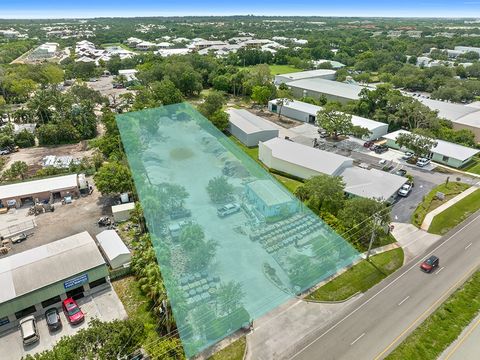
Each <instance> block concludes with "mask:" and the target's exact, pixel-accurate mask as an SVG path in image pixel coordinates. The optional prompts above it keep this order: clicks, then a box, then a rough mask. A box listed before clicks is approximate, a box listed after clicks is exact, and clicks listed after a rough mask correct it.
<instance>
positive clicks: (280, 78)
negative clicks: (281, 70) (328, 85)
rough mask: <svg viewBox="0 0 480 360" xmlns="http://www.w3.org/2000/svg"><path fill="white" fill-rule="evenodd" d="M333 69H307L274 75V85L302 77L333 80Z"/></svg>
mask: <svg viewBox="0 0 480 360" xmlns="http://www.w3.org/2000/svg"><path fill="white" fill-rule="evenodd" d="M335 73H336V72H335V70H331V69H318V70H309V71H299V72H294V73H288V74H280V75H275V85H280V84H283V83H289V82H291V81H296V80H302V79H327V80H335Z"/></svg>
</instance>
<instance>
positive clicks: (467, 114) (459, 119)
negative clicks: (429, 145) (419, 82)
mask: <svg viewBox="0 0 480 360" xmlns="http://www.w3.org/2000/svg"><path fill="white" fill-rule="evenodd" d="M419 100H420V101H421V102H422V103H423V104H424V105H426V106H428V107H429V108H430V109H432V110H436V111H438V116H439V117H441V118H444V119H447V120H450V121H451V122H452V125H453V128H454V129H455V130H462V129H466V130H470V131H471V132H473V133H474V134H475V141H477V142H480V109H479V108H475V107H473V106H468V105H462V104H455V103H449V102H446V101H440V100H432V99H423V98H422V99H419Z"/></svg>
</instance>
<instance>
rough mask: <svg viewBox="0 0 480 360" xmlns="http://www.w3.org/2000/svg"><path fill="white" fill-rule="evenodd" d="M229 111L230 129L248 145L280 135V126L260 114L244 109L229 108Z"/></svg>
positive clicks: (231, 132) (251, 145)
mask: <svg viewBox="0 0 480 360" xmlns="http://www.w3.org/2000/svg"><path fill="white" fill-rule="evenodd" d="M227 112H228V114H229V115H230V118H229V125H228V131H229V132H230V134H232V135H233V136H235V137H236V138H237V139H238V140H240V141H241V142H242V143H243V144H244V145H246V146H248V147H254V146H257V145H258V143H259V141H267V140H270V139H273V138H276V137H278V128H277V127H276V126H275V125H274V124H272V123H271V122H269V121H268V120H265V119H263V118H261V117H260V116H257V115H254V114H252V113H251V112H249V111H247V110H244V109H229V110H228V111H227Z"/></svg>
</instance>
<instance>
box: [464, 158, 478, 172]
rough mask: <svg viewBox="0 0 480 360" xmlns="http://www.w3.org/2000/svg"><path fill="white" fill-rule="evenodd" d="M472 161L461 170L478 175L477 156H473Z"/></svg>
mask: <svg viewBox="0 0 480 360" xmlns="http://www.w3.org/2000/svg"><path fill="white" fill-rule="evenodd" d="M472 160H473V161H472V163H471V164H469V165H467V166H466V167H465V168H463V169H462V170H463V171H468V172H471V173H474V174H478V175H480V158H479V157H478V156H474V157H473V159H472Z"/></svg>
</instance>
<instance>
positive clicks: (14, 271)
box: [0, 231, 109, 331]
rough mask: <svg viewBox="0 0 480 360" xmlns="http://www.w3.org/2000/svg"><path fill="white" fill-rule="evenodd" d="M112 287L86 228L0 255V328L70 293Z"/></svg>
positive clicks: (76, 294) (37, 312)
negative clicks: (63, 236)
mask: <svg viewBox="0 0 480 360" xmlns="http://www.w3.org/2000/svg"><path fill="white" fill-rule="evenodd" d="M108 287H109V283H108V269H107V266H106V265H105V260H104V259H103V257H102V255H101V253H100V251H99V250H98V247H97V245H96V243H95V240H94V239H93V238H92V237H91V236H90V235H89V234H88V232H86V231H84V232H82V233H79V234H76V235H73V236H69V237H67V238H64V239H62V240H57V241H54V242H52V243H49V244H46V245H42V246H39V247H37V248H34V249H30V250H27V251H24V252H21V253H18V254H14V255H11V256H8V257H5V258H2V259H0V289H1V291H0V331H2V330H4V329H8V328H10V327H13V326H15V325H16V323H17V320H18V319H21V318H23V317H25V316H27V315H32V314H33V315H40V314H43V313H44V312H45V310H46V309H47V308H49V307H51V306H57V307H58V306H59V305H60V302H61V301H62V300H65V299H66V298H68V297H74V298H76V299H78V298H81V297H83V296H85V295H89V294H92V293H94V292H95V291H98V290H101V289H105V288H108Z"/></svg>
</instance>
